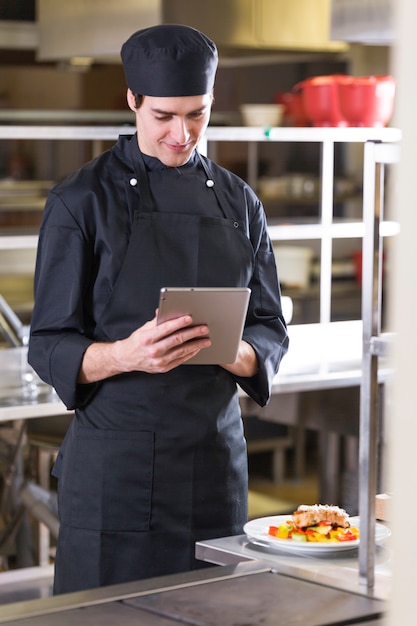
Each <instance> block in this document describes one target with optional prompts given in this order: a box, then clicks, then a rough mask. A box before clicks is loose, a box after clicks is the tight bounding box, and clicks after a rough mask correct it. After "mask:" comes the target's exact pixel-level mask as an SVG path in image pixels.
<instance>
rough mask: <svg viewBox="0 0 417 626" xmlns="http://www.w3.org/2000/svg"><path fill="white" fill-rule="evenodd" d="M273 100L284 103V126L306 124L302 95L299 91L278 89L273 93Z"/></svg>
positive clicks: (307, 121) (306, 118) (307, 122)
mask: <svg viewBox="0 0 417 626" xmlns="http://www.w3.org/2000/svg"><path fill="white" fill-rule="evenodd" d="M275 102H276V103H277V104H283V105H284V107H285V108H284V123H285V125H286V126H296V127H297V126H308V124H309V120H308V117H307V116H306V113H305V110H304V105H303V96H302V92H301V91H279V92H278V93H277V94H276V95H275Z"/></svg>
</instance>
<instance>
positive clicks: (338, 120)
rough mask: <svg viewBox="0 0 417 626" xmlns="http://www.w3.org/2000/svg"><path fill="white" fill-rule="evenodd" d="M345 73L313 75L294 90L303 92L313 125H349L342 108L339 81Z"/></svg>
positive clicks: (308, 114) (304, 104) (305, 106)
mask: <svg viewBox="0 0 417 626" xmlns="http://www.w3.org/2000/svg"><path fill="white" fill-rule="evenodd" d="M344 79H345V76H344V75H341V74H340V75H339V74H331V75H328V76H313V77H312V78H307V79H306V80H303V81H301V82H300V83H298V84H297V85H295V87H294V89H293V90H294V92H295V93H299V94H301V98H302V102H303V108H304V111H305V114H306V116H307V118H308V120H309V121H310V122H311V123H312V124H313V126H338V127H343V126H347V125H348V124H347V121H346V119H345V118H344V117H343V115H342V112H341V110H340V103H339V92H338V83H339V82H341V81H343V80H344Z"/></svg>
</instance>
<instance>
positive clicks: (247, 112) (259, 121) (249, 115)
mask: <svg viewBox="0 0 417 626" xmlns="http://www.w3.org/2000/svg"><path fill="white" fill-rule="evenodd" d="M239 108H240V113H241V116H242V119H243V123H244V124H245V126H268V127H273V126H280V125H281V124H282V120H283V116H284V109H285V107H284V105H283V104H241V105H240V107H239Z"/></svg>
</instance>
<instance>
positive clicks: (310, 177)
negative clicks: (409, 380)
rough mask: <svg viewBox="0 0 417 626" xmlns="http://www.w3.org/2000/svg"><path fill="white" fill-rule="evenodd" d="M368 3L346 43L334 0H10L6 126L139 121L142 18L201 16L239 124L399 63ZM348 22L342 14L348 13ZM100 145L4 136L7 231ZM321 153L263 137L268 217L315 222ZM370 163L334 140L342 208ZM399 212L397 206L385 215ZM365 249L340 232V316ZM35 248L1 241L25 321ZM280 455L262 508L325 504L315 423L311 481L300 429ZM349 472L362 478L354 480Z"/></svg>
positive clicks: (311, 310)
mask: <svg viewBox="0 0 417 626" xmlns="http://www.w3.org/2000/svg"><path fill="white" fill-rule="evenodd" d="M343 4H344V7H342V8H345V9H346V7H347V5H348V4H349V3H346V2H345V3H339V5H343ZM370 4H371V5H372V6H373V7H374V13H375V15H377V17H378V20H377V24H376V27H374V29H373V33H372V35H371V34H369V32H367V33H366V34H365V35H364V36H362V37H360V38H359V41H357V40H355V38H354V37H353V35H352V34H349V32H348V33H346V32H345V33H343V36H344V38H346V39H347V40H348V43H346V42H345V41H337V37H336V36H333V35H332V32H331V27H330V26H331V20H330V18H331V9H332V3H331V2H330V0H316V1H313V2H312V1H308V0H296V1H295V0H293V2H291V3H288V2H287V1H286V0H282V1H281V0H234V1H229V2H225V1H224V0H223V2H218V1H217V0H215V1H213V0H211V1H210V2H208V3H207V2H196V1H195V0H194V1H193V0H191V1H186V0H182V1H181V0H166V1H165V2H164V1H159V0H147V1H145V0H144V1H142V2H141V1H139V0H135V1H134V0H119V1H118V2H117V3H116V2H110V1H106V0H96V1H94V2H88V1H82V0H72V1H71V2H70V3H68V2H66V1H65V0H62V1H61V0H38V1H37V2H35V1H34V0H32V1H29V0H21V1H19V2H18V1H15V2H8V3H7V2H3V3H0V120H1V121H2V123H4V124H16V123H21V124H32V123H35V124H48V125H49V124H51V123H52V124H53V123H55V124H57V125H58V124H79V123H85V120H87V123H88V124H102V123H109V124H111V125H117V124H122V123H131V122H132V121H133V120H132V115H131V114H130V112H129V111H128V110H127V106H126V104H125V91H126V86H125V80H124V76H123V71H122V68H121V65H120V63H119V57H118V52H119V48H120V43H121V42H122V41H124V40H125V39H126V38H127V37H128V36H129V35H130V34H131V32H132V30H134V29H136V28H142V27H145V26H147V25H149V24H153V23H156V22H159V21H166V22H182V23H187V24H190V25H193V26H196V27H198V28H201V29H202V30H204V31H205V32H207V34H208V35H210V36H212V37H213V38H214V39H215V40H216V42H217V43H218V45H219V50H220V66H219V72H218V77H217V81H216V87H215V98H216V100H215V105H214V108H213V116H212V122H211V123H212V125H216V126H218V125H224V126H236V125H240V124H241V121H242V120H241V116H240V106H241V105H242V104H243V103H248V102H250V103H272V102H275V101H276V100H277V98H279V95H280V94H282V93H287V92H290V91H291V90H292V89H293V87H294V86H295V85H296V84H297V83H299V82H300V81H302V80H304V79H306V78H308V77H311V76H316V75H324V74H326V75H327V74H339V73H344V74H352V75H359V76H360V75H369V74H376V75H384V74H387V73H389V72H390V51H391V47H390V44H391V41H390V36H391V35H390V33H389V32H388V33H387V31H386V28H385V27H384V25H383V24H381V21H382V17H383V16H384V10H385V9H386V8H387V6H388V3H386V2H382V3H376V2H373V3H370ZM336 5H337V3H336V2H334V6H336ZM365 5H368V8H369V4H368V3H366V2H365V3H364V2H359V3H355V2H350V7H351V9H352V7H353V9H354V12H355V19H356V28H357V26H358V21H360V20H358V18H360V14H361V7H362V9H363V7H364V6H365ZM377 5H378V6H377ZM384 7H385V9H384ZM364 15H365V13H364ZM381 16H382V17H381ZM345 17H346V16H345ZM368 17H369V11H368ZM300 18H301V19H300ZM348 21H349V20H348V19H345V20H344V22H343V24H344V25H346V23H347V22H348ZM336 26H337V24H336ZM374 26H375V25H374ZM375 31H377V32H376V36H375ZM352 32H353V31H352ZM356 32H357V30H356ZM11 33H13V36H11ZM352 39H353V41H352ZM370 39H372V41H370ZM370 44H372V45H370ZM284 123H289V121H287V122H285V121H284ZM94 150H95V145H94V142H91V141H89V142H79V141H75V142H71V141H56V140H53V141H38V140H28V139H19V140H17V139H13V140H7V141H2V142H1V143H0V228H1V229H2V230H7V231H8V232H27V231H28V230H33V229H34V230H36V228H37V227H38V225H39V223H40V219H41V215H42V208H43V203H44V198H45V194H46V192H47V189H48V188H49V187H50V186H51V185H52V184H53V182H54V181H56V180H59V179H60V178H62V177H63V176H65V175H66V174H68V173H69V172H71V171H72V170H73V169H75V168H76V167H78V166H79V165H80V164H82V163H84V162H85V161H86V160H88V159H89V158H91V157H92V156H93V154H94ZM211 150H212V151H213V152H212V153H211V154H210V153H209V154H210V156H213V157H215V158H216V160H217V161H218V162H220V163H221V164H223V165H225V166H226V167H229V168H230V169H232V170H233V171H235V172H237V173H238V174H240V175H241V176H242V177H243V178H248V179H249V178H250V177H251V172H250V171H249V169H250V168H248V156H249V146H246V145H244V146H243V147H242V144H241V143H237V142H236V143H234V142H223V143H218V144H216V146H215V147H212V148H211ZM319 163H320V146H319V145H318V144H314V143H311V144H302V145H300V144H297V143H291V144H285V143H273V144H272V143H271V144H268V143H263V144H262V145H261V146H260V147H259V151H258V154H257V170H256V173H255V179H254V180H253V181H252V180H250V182H253V183H254V186H255V187H256V189H257V191H258V193H259V194H260V196H261V198H262V200H263V201H264V205H265V209H266V212H267V216H268V218H269V220H270V221H271V222H272V221H273V220H285V221H297V220H298V221H306V222H308V221H312V220H316V221H317V219H318V216H319V199H318V198H319V195H318V190H317V185H318V181H319V176H320V167H319ZM362 166H363V160H362V146H361V145H359V146H356V145H353V144H352V145H342V144H341V145H338V146H337V150H336V155H335V175H336V181H337V182H338V183H339V184H340V185H341V188H342V189H346V186H347V188H348V189H349V193H348V194H342V196H343V197H342V198H341V199H340V202H337V203H336V205H335V214H336V215H337V216H338V217H340V218H358V217H361V210H362V197H361V191H362ZM252 176H253V173H252ZM277 182H278V183H279V182H281V183H282V182H285V183H290V184H291V185H292V187H291V188H292V189H293V190H294V189H298V192H296V193H293V192H292V193H290V194H288V193H285V194H284V195H280V194H279V193H277V192H276V186H277ZM271 185H272V189H273V190H272V191H271ZM274 185H275V187H274ZM278 186H279V185H278ZM287 188H288V186H287ZM306 189H313V193H312V194H309V193H306V192H305V190H306ZM300 190H301V191H300ZM389 211H390V207H389V205H388V207H387V213H388V215H389ZM297 245H299V244H296V243H293V246H297ZM302 246H303V247H308V248H310V249H311V250H312V252H313V262H312V263H311V267H310V270H309V280H308V284H307V285H305V286H302V287H300V286H295V287H294V286H293V285H285V284H283V293H284V294H285V295H289V296H291V297H292V299H293V303H294V317H293V322H295V323H299V322H304V323H307V322H316V321H318V317H319V286H318V277H319V276H318V275H319V271H320V270H319V266H318V264H317V257H318V255H319V243H318V242H317V241H304V242H303V243H302ZM360 247H361V241H360V240H359V239H358V240H355V239H349V240H343V239H338V240H335V243H334V249H333V255H334V263H333V266H334V267H333V270H334V280H333V301H332V319H333V320H346V319H357V318H359V317H360V310H361V288H360V284H359V281H358V265H357V264H356V258H357V257H356V254H355V253H356V252H358V251H359V250H360ZM34 255H35V251H34V250H27V251H24V250H19V251H14V250H0V293H1V294H2V295H3V297H5V298H6V300H7V302H9V303H10V304H11V305H12V306H13V308H14V310H15V311H16V312H17V313H18V315H19V316H20V318H21V319H22V320H23V321H25V322H28V321H29V320H30V311H31V306H32V279H33V267H34ZM302 402H303V403H304V404H303V407H304V408H303V410H308V407H307V404H308V403H313V404H317V402H318V403H319V404H320V403H322V402H323V400H322V399H321V398H319V399H317V396H308V394H304V396H303V400H302ZM325 402H326V404H327V408H329V407H331V410H332V411H333V412H334V416H335V419H336V417H337V416H338V415H339V418H340V419H349V415H357V413H358V395H357V393H356V392H349V393H348V394H346V393H344V392H343V391H336V392H335V393H334V394H330V395H329V394H326V398H325ZM294 406H295V405H294ZM249 428H250V429H252V430H253V431H254V432H253V436H254V439H256V438H259V433H261V436H262V439H264V438H265V437H266V438H269V439H272V440H273V441H274V442H275V443H274V445H276V446H278V444H277V443H276V442H277V441H278V442H279V443H281V444H284V442H285V438H286V437H287V435H288V431H287V429H286V428H285V427H283V428H281V427H279V426H278V427H276V426H269V425H267V426H265V424H263V425H261V424H259V423H258V422H256V421H255V420H252V421H251V422H250V425H249V426H248V429H249ZM257 429H259V430H257ZM255 448H256V446H255V445H254V446H253V449H255ZM273 454H274V447H273V446H272V445H271V447H270V449H267V450H266V451H265V450H264V451H261V452H260V453H258V454H255V453H254V454H253V455H251V458H250V463H251V465H250V467H251V475H252V479H253V480H252V486H254V487H256V489H254V490H253V492H252V501H251V502H252V505H253V508H252V514H253V515H256V514H258V513H261V514H268V513H269V512H271V508H272V509H273V511H272V512H276V510H277V506H278V505H277V501H280V500H282V501H283V502H282V506H283V507H284V508H287V507H288V506H291V504H292V503H294V504H295V503H298V502H300V501H303V502H306V501H307V500H308V501H311V502H312V503H313V502H315V501H317V497H318V480H317V473H316V469H317V463H318V459H317V454H318V446H317V433H312V432H310V433H307V434H306V440H305V454H306V458H305V469H306V473H305V474H304V475H303V481H301V482H300V481H299V480H294V479H293V478H294V476H296V471H295V470H296V456H295V455H296V446H295V441H294V439H293V438H290V439H289V440H288V446H287V447H286V448H285V464H286V466H285V467H286V476H285V478H290V479H291V480H289V481H283V482H282V483H281V484H280V485H279V488H277V486H276V485H274V484H273V482H272V481H271V478H272V477H273V474H272V471H273V456H272V455H273ZM298 478H299V477H298ZM344 479H345V482H344V484H345V491H344V492H343V494H342V495H341V504H345V505H348V506H352V507H353V508H354V507H355V506H356V504H355V501H354V500H353V503H352V500H351V498H352V497H353V499H355V497H356V495H357V492H356V491H355V489H353V496H352V493H351V490H350V486H351V483H349V480H351V476H350V475H349V474H347V475H346V476H345V477H344ZM352 480H353V482H355V481H356V480H357V477H355V476H354V477H353V479H352ZM270 497H271V499H269V498H270ZM289 503H290V504H289Z"/></svg>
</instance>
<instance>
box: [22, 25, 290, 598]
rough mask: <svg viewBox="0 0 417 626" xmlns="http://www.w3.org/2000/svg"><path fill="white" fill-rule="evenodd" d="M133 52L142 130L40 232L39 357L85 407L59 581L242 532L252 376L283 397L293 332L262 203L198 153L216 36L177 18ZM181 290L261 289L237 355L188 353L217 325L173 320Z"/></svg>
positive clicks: (55, 207) (74, 405) (74, 190)
mask: <svg viewBox="0 0 417 626" xmlns="http://www.w3.org/2000/svg"><path fill="white" fill-rule="evenodd" d="M121 56H122V62H123V67H124V71H125V76H126V81H127V86H128V89H127V102H128V106H129V107H130V109H131V110H132V111H133V113H134V115H135V120H136V130H137V132H136V134H134V135H129V136H121V137H119V139H118V141H117V143H116V144H115V145H114V146H113V147H111V148H110V149H109V150H107V151H106V152H104V153H103V154H102V155H100V156H98V157H97V158H95V159H94V160H93V161H91V162H89V163H87V164H86V165H84V166H83V167H82V168H81V169H79V170H78V171H77V172H75V173H74V174H72V175H70V176H69V177H68V178H66V179H65V180H63V181H62V182H60V183H58V184H57V185H56V186H55V187H54V189H52V190H51V192H50V193H49V196H48V198H47V202H46V206H45V211H44V217H43V222H42V225H41V229H40V237H39V246H38V256H37V264H36V273H35V305H34V311H33V316H32V320H31V338H30V345H29V362H30V363H31V365H32V366H33V367H34V369H35V370H36V371H37V372H38V374H39V375H40V376H41V377H42V378H43V379H44V380H45V381H46V382H47V383H49V384H50V385H52V386H53V387H54V388H55V389H56V391H57V393H58V395H59V397H60V398H61V399H62V401H63V402H64V403H65V404H66V406H67V407H68V409H75V417H74V419H73V421H72V423H71V425H70V427H69V430H68V432H67V434H66V437H65V439H64V442H63V444H62V447H61V450H60V452H59V455H58V458H57V461H56V463H55V466H54V468H53V474H54V476H56V477H57V479H58V499H59V516H60V531H59V537H58V542H57V552H56V562H55V580H54V592H55V593H64V592H71V591H76V590H80V589H88V588H94V587H100V586H103V585H110V584H114V583H122V582H126V581H132V580H137V579H143V578H147V577H153V576H160V575H165V574H171V573H174V572H181V571H187V570H191V569H193V568H196V567H202V566H203V564H202V563H201V562H198V561H196V560H195V558H194V550H195V542H196V541H199V540H203V539H211V538H215V537H221V536H227V535H235V534H239V533H241V532H242V527H243V524H244V523H245V521H246V519H247V480H248V477H247V454H246V445H245V439H244V433H243V427H242V420H241V415H240V409H239V402H238V385H239V386H240V387H241V388H242V389H244V391H245V392H246V393H247V394H249V396H251V397H252V398H253V399H254V400H255V401H256V402H257V403H259V404H260V405H261V406H262V405H265V404H266V403H267V402H268V399H269V396H270V390H271V383H272V379H273V377H274V375H275V374H276V372H277V370H278V367H279V363H280V361H281V358H282V357H283V355H284V354H285V352H286V351H287V345H288V338H287V332H286V327H285V322H284V320H283V316H282V310H281V300H280V290H279V284H278V278H277V270H276V267H275V261H274V253H273V249H272V246H271V242H270V240H269V238H268V235H267V230H266V221H265V214H264V211H263V208H262V205H261V203H260V201H259V200H258V198H257V197H256V195H255V194H254V192H253V191H252V190H251V189H250V187H249V186H248V185H247V184H246V183H245V182H244V181H242V180H241V179H240V178H238V177H237V176H235V175H234V174H232V173H231V172H229V171H227V170H225V169H223V168H221V167H219V166H218V165H216V164H215V163H213V162H212V161H210V160H208V159H207V158H205V157H203V156H201V155H200V154H199V153H198V151H197V145H198V142H199V140H200V139H201V137H202V136H203V134H204V132H205V130H206V128H207V125H208V121H209V117H210V111H211V106H212V102H213V86H214V80H215V73H216V68H217V62H218V58H217V50H216V46H215V44H214V43H213V42H212V41H211V40H210V39H209V38H208V37H206V36H205V35H204V34H203V33H201V32H199V31H197V30H195V29H193V28H190V27H187V26H181V25H174V24H170V25H160V26H155V27H151V28H147V29H144V30H139V31H138V32H135V33H134V34H133V35H132V36H131V37H130V38H129V39H128V40H127V41H126V42H125V44H124V45H123V47H122V51H121ZM103 88H105V86H104V85H103ZM169 286H176V287H178V286H184V287H249V288H250V289H251V299H250V304H249V311H248V315H247V319H246V324H245V328H244V332H243V338H242V341H241V343H240V347H239V351H238V357H237V360H236V362H235V363H232V364H219V365H192V364H190V365H187V361H188V360H189V359H190V358H191V357H192V356H194V355H195V354H196V353H197V352H199V351H200V350H204V349H205V348H206V347H207V346H208V345H209V344H210V340H209V338H208V337H207V332H208V329H207V327H206V326H204V325H198V326H193V324H192V319H191V317H190V316H182V317H180V318H178V319H175V320H171V321H168V322H165V323H163V324H160V325H157V323H156V315H155V311H156V309H157V306H158V296H159V290H160V288H161V287H169Z"/></svg>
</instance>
